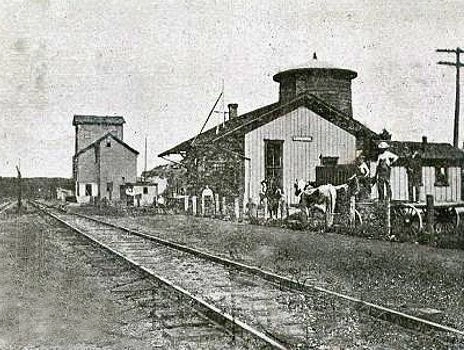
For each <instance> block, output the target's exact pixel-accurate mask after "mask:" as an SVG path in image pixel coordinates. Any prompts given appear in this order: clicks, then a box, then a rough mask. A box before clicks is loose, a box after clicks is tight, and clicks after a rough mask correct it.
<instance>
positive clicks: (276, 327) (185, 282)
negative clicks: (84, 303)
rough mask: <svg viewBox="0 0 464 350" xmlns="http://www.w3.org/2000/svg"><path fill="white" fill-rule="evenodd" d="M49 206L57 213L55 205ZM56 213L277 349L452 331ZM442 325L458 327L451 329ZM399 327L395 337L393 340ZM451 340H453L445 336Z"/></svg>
mask: <svg viewBox="0 0 464 350" xmlns="http://www.w3.org/2000/svg"><path fill="white" fill-rule="evenodd" d="M47 211H48V212H50V209H47ZM50 214H51V215H53V216H54V217H55V218H56V219H58V220H60V221H61V222H63V223H65V224H66V225H68V226H70V227H72V228H73V229H74V230H75V231H77V232H80V233H82V234H84V235H86V236H87V237H88V238H89V239H91V240H93V241H95V242H97V243H98V244H100V245H102V246H104V247H106V248H107V249H109V250H111V251H112V252H113V253H114V254H116V255H118V256H120V257H122V258H124V259H126V260H127V261H129V262H131V263H132V264H133V265H136V266H138V267H139V268H140V269H142V270H143V271H145V272H146V273H149V274H150V275H153V276H156V278H157V279H158V280H160V281H163V282H164V283H165V284H166V285H170V286H171V287H172V288H174V289H175V290H176V293H177V294H182V295H183V296H184V297H188V298H190V300H191V301H192V302H193V303H194V304H196V306H197V307H200V308H201V309H202V312H203V313H205V314H207V315H208V316H209V317H210V318H212V319H214V320H215V321H216V322H218V323H220V324H222V325H224V326H226V327H228V328H230V329H233V330H234V332H240V333H242V334H247V335H248V336H251V337H254V338H255V339H259V340H261V341H262V342H265V343H267V344H268V346H271V347H274V348H282V349H284V348H314V347H321V346H325V345H328V346H330V345H333V344H337V345H339V346H342V347H348V346H350V345H351V346H352V345H353V344H357V345H359V346H360V347H361V346H367V345H373V344H376V345H383V346H387V347H388V346H395V345H394V344H395V343H394V341H398V342H399V343H397V344H405V343H408V342H411V341H412V340H413V341H414V342H415V343H414V344H422V345H424V344H427V345H431V344H432V343H435V342H438V343H439V344H443V341H445V338H442V339H441V340H440V339H437V338H434V337H435V336H436V334H434V333H433V332H432V333H430V334H429V335H425V334H417V333H413V332H411V331H409V330H405V329H402V328H401V327H399V326H396V325H393V324H391V323H388V322H385V321H380V320H379V319H376V318H373V317H371V316H369V315H368V314H367V313H365V312H360V308H361V309H364V311H367V312H369V313H371V314H374V315H377V316H379V315H383V316H384V317H385V316H387V317H385V318H388V319H394V320H396V321H398V320H399V321H401V322H405V321H409V322H410V323H411V324H416V325H417V324H419V326H420V327H424V328H426V329H427V330H428V331H430V329H434V330H437V326H438V328H440V325H434V324H433V323H431V322H427V321H424V320H418V319H416V318H413V317H409V316H407V315H402V314H400V313H397V314H395V313H393V314H392V313H391V312H390V311H393V310H388V309H386V308H381V307H379V306H376V305H373V304H369V303H363V302H360V301H358V300H356V299H354V298H348V299H351V300H348V301H349V302H351V303H352V304H350V303H347V298H346V296H341V295H338V294H337V293H325V292H327V291H324V290H322V289H319V290H313V291H312V292H311V291H309V290H308V289H307V288H305V286H304V285H295V283H294V282H292V281H289V280H288V279H285V278H283V277H279V276H276V275H271V274H269V275H266V274H265V273H263V272H262V271H260V270H259V269H254V268H252V267H246V266H244V265H241V264H236V263H233V262H230V261H228V260H222V261H220V260H221V259H220V258H218V257H208V256H206V255H205V254H195V251H192V250H191V249H185V248H182V247H179V246H176V245H174V244H169V242H163V241H161V240H156V239H154V238H153V237H150V236H147V235H144V234H136V233H134V232H131V231H129V230H126V229H123V228H120V227H117V226H115V225H108V224H105V223H103V222H98V221H97V220H95V219H90V218H86V217H83V216H78V215H74V214H66V213H62V212H59V211H56V210H53V212H52V213H50ZM166 243H167V244H166ZM257 275H260V277H263V278H260V277H258V276H257ZM271 281H272V282H271ZM422 321H424V322H422ZM425 326H427V327H425ZM379 328H380V329H381V332H380V333H379ZM440 331H445V332H448V333H451V334H452V333H453V330H451V329H446V328H444V329H441V330H440ZM458 332H459V331H458ZM392 334H394V337H396V338H397V339H396V340H393V339H392V336H391V335H392ZM382 335H383V336H382ZM448 335H449V334H448ZM453 335H456V334H453ZM392 341H393V343H392ZM446 341H452V339H451V338H449V337H446ZM448 345H449V344H448ZM439 347H440V346H439Z"/></svg>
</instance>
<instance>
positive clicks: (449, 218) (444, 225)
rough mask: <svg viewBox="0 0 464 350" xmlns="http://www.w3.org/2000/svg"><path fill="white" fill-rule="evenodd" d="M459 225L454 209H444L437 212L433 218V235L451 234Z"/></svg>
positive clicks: (457, 214) (457, 215)
mask: <svg viewBox="0 0 464 350" xmlns="http://www.w3.org/2000/svg"><path fill="white" fill-rule="evenodd" d="M459 224H460V219H459V213H458V211H457V210H456V208H444V209H442V210H440V211H438V212H437V214H436V216H435V225H434V226H433V228H434V230H435V233H437V234H445V233H448V234H449V233H453V232H454V231H455V230H456V229H457V228H458V227H459Z"/></svg>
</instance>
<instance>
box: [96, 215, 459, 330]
mask: <svg viewBox="0 0 464 350" xmlns="http://www.w3.org/2000/svg"><path fill="white" fill-rule="evenodd" d="M104 219H106V220H109V221H111V222H115V223H118V224H121V225H123V226H126V227H130V228H133V229H137V230H140V231H143V232H147V233H154V234H156V235H158V236H161V237H164V238H166V239H170V240H173V241H176V242H180V243H185V244H188V245H191V246H195V247H197V248H200V249H203V250H206V251H210V252H213V253H217V254H220V255H223V256H226V257H230V258H233V259H236V260H239V261H242V262H245V263H249V264H253V265H258V266H261V267H262V268H265V269H267V270H272V271H275V272H278V273H281V274H283V275H286V276H289V277H292V278H295V279H298V280H306V281H307V282H309V283H313V284H316V285H319V286H324V287H327V288H330V289H333V290H336V291H339V292H344V293H348V294H350V295H352V296H355V297H358V298H361V299H363V300H367V301H371V302H375V303H379V304H381V305H384V306H389V307H393V308H395V309H398V310H400V311H405V312H409V313H414V312H415V311H414V309H417V308H426V307H428V308H434V309H438V310H439V311H441V312H442V318H441V319H440V318H439V321H441V322H442V323H444V324H447V325H450V326H453V327H455V328H458V329H464V319H463V318H462V315H463V314H464V297H463V294H462V286H464V273H463V271H464V251H460V250H451V249H438V248H432V247H427V246H421V245H417V244H409V243H390V242H381V241H375V240H368V239H363V238H357V237H350V236H344V235H340V234H321V233H311V232H299V231H292V230H286V229H279V228H271V227H262V226H252V225H247V224H238V223H232V222H225V221H220V220H211V219H205V218H196V217H191V216H188V217H187V216H181V215H170V216H166V215H156V216H135V217H134V216H122V217H121V216H116V215H115V216H111V215H106V216H104Z"/></svg>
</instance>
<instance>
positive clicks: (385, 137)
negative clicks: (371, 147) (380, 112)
mask: <svg viewBox="0 0 464 350" xmlns="http://www.w3.org/2000/svg"><path fill="white" fill-rule="evenodd" d="M379 137H380V139H381V140H386V141H390V140H391V138H392V134H391V133H389V132H388V130H387V129H385V128H383V130H382V132H381V133H380V134H379Z"/></svg>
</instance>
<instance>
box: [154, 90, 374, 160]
mask: <svg viewBox="0 0 464 350" xmlns="http://www.w3.org/2000/svg"><path fill="white" fill-rule="evenodd" d="M298 107H307V108H308V109H310V110H312V111H313V112H315V113H317V114H318V115H319V116H321V117H322V118H324V119H326V120H328V121H329V122H331V123H333V124H335V125H337V126H338V127H340V128H342V129H343V130H345V131H347V132H349V133H350V134H352V135H354V136H356V139H357V140H358V141H361V142H362V141H363V140H364V139H366V138H373V139H376V138H377V139H378V138H379V136H378V135H377V134H376V133H375V132H373V131H372V130H370V129H369V128H368V127H366V126H364V125H363V124H361V123H360V122H358V121H357V120H355V119H353V118H351V117H349V116H348V115H346V114H345V113H343V112H341V111H339V110H337V109H336V108H334V107H332V106H330V105H329V104H327V103H326V102H324V101H323V100H321V99H320V98H318V97H316V96H314V95H312V94H308V93H304V94H301V95H299V96H297V97H296V98H295V99H293V100H291V101H289V102H287V103H280V102H277V103H273V104H270V105H267V106H264V107H262V108H259V109H256V110H254V111H251V112H248V113H245V114H242V115H241V116H239V117H237V118H234V119H229V120H228V121H226V123H225V125H224V127H221V128H220V129H219V133H218V134H216V127H214V128H211V129H209V130H207V131H205V132H203V133H202V134H200V135H198V136H197V138H196V139H195V138H191V139H189V140H187V141H184V142H182V143H180V144H178V145H177V146H175V147H173V148H171V149H169V150H167V151H164V152H163V153H161V154H159V155H158V156H159V157H164V156H167V155H169V154H177V153H180V152H182V151H188V150H189V149H191V148H192V141H193V140H194V139H195V143H194V145H197V146H198V145H201V144H211V143H212V142H216V141H218V140H220V139H223V138H227V137H229V136H232V135H237V134H240V135H245V134H246V133H248V132H250V131H252V130H254V129H256V128H259V127H260V126H262V125H264V124H267V123H269V122H271V121H273V120H275V119H277V118H279V117H281V116H283V115H285V114H287V113H289V112H291V111H293V110H295V109H297V108H298Z"/></svg>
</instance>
